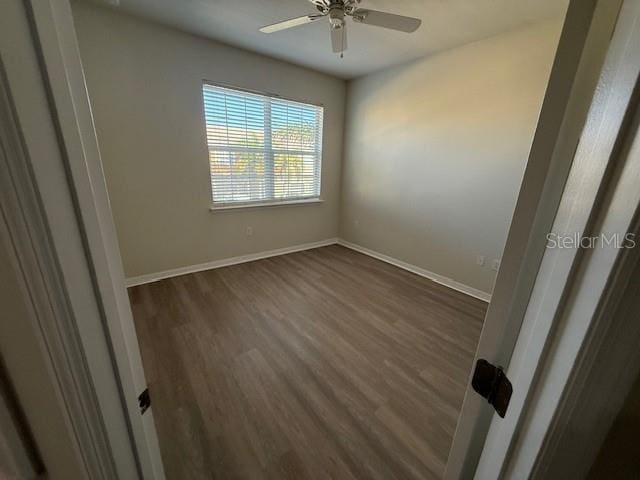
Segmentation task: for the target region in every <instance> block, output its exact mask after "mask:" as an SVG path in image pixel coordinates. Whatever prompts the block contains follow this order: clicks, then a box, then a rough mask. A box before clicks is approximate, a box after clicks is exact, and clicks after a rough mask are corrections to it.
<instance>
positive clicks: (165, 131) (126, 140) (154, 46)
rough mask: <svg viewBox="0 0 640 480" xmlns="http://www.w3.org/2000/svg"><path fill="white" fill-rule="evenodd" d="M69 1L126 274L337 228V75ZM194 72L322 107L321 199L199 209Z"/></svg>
mask: <svg viewBox="0 0 640 480" xmlns="http://www.w3.org/2000/svg"><path fill="white" fill-rule="evenodd" d="M73 8H74V17H75V22H76V29H77V34H78V39H79V44H80V50H81V54H82V59H83V64H84V68H85V74H86V78H87V85H88V89H89V94H90V96H91V104H92V108H93V113H94V117H95V123H96V130H97V135H98V141H99V143H100V149H101V153H102V161H103V164H104V170H105V175H106V178H107V184H108V187H109V193H110V198H111V205H112V208H113V214H114V218H115V223H116V228H117V231H118V239H119V242H120V249H121V252H122V257H123V263H124V269H125V274H126V276H128V277H131V276H137V275H142V274H147V273H155V272H159V271H163V270H168V269H173V268H178V267H184V266H189V265H194V264H198V263H203V262H208V261H212V260H217V259H223V258H228V257H233V256H237V255H243V254H247V253H252V252H258V251H264V250H271V249H276V248H281V247H286V246H291V245H297V244H301V243H307V242H315V241H319V240H324V239H327V238H330V237H335V236H336V235H337V232H338V214H339V194H340V191H339V185H340V162H341V154H342V134H343V121H344V101H345V90H346V86H345V82H344V81H343V80H339V79H336V78H333V77H330V76H327V75H324V74H320V73H317V72H313V71H311V70H307V69H304V68H301V67H297V66H294V65H290V64H287V63H284V62H280V61H276V60H273V59H270V58H267V57H264V56H261V55H257V54H253V53H249V52H246V51H243V50H239V49H235V48H232V47H228V46H225V45H222V44H218V43H215V42H211V41H209V40H205V39H203V38H199V37H194V36H191V35H187V34H184V33H181V32H179V31H176V30H172V29H168V28H164V27H161V26H158V25H155V24H151V23H147V22H144V21H141V20H137V19H135V18H133V17H130V16H124V15H121V14H119V13H115V12H112V11H110V10H106V9H102V8H99V7H96V6H93V5H91V4H88V3H86V2H76V3H74V5H73ZM203 79H207V80H210V81H213V82H221V83H226V84H231V85H237V86H239V87H244V88H248V89H252V90H258V91H266V92H270V93H277V94H280V95H283V96H286V97H289V98H292V99H297V100H302V101H304V100H308V101H310V102H314V103H321V104H323V105H324V107H325V111H324V118H325V124H324V144H323V164H322V197H323V198H324V203H322V204H317V205H305V206H287V207H268V208H261V209H259V208H254V209H243V210H240V211H238V210H235V211H224V212H215V213H212V212H210V211H209V203H210V186H209V185H210V184H209V173H208V155H207V148H206V141H205V133H204V125H203V113H202V104H201V101H202V100H201V97H202V95H201V84H202V80H203ZM248 226H251V227H253V235H252V236H251V237H248V236H247V235H246V228H247V227H248Z"/></svg>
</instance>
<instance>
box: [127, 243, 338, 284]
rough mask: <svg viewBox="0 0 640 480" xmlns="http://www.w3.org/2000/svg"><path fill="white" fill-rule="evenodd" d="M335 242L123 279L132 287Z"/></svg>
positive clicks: (255, 254) (225, 259)
mask: <svg viewBox="0 0 640 480" xmlns="http://www.w3.org/2000/svg"><path fill="white" fill-rule="evenodd" d="M336 243H338V239H337V238H328V239H326V240H320V241H319V242H312V243H303V244H300V245H293V246H291V247H284V248H277V249H275V250H267V251H265V252H257V253H249V254H247V255H240V256H238V257H231V258H223V259H222V260H214V261H212V262H206V263H200V264H198V265H189V266H188V267H180V268H174V269H172V270H165V271H163V272H157V273H149V274H147V275H140V276H138V277H129V278H127V279H125V285H126V286H127V287H134V286H136V285H142V284H145V283H152V282H157V281H158V280H164V279H165V278H171V277H178V276H180V275H186V274H188V273H195V272H202V271H204V270H211V269H214V268H220V267H228V266H230V265H237V264H239V263H246V262H253V261H254V260H260V259H262V258H269V257H277V256H278V255H286V254H287V253H294V252H301V251H303V250H311V249H312V248H319V247H326V246H327V245H334V244H336Z"/></svg>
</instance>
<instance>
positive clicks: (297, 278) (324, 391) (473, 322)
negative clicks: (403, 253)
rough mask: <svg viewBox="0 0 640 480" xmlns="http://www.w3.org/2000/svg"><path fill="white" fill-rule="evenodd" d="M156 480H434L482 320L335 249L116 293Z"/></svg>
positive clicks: (472, 303)
mask: <svg viewBox="0 0 640 480" xmlns="http://www.w3.org/2000/svg"><path fill="white" fill-rule="evenodd" d="M129 294H130V298H131V303H132V308H133V312H134V318H135V323H136V329H137V332H138V337H139V340H140V346H141V350H142V358H143V363H144V368H145V372H146V376H147V381H148V383H149V390H150V392H151V397H152V401H153V415H154V418H155V423H156V427H157V430H158V435H159V439H160V447H161V451H162V456H163V460H164V465H165V470H166V473H167V478H168V479H170V480H173V479H205V478H207V479H209V478H220V479H234V478H243V479H260V478H271V479H296V480H301V479H306V478H323V479H324V478H334V479H385V480H389V479H414V478H415V479H418V478H420V479H432V478H433V479H435V478H441V476H442V473H443V470H444V465H445V462H446V458H447V454H448V450H449V446H450V443H451V439H452V435H453V432H454V429H455V426H456V421H457V417H458V412H459V409H460V406H461V403H462V398H463V395H464V388H465V384H466V381H467V377H468V374H469V371H470V369H471V363H472V359H473V352H474V351H475V347H476V343H477V341H478V338H479V335H480V329H481V326H482V320H483V318H484V313H485V309H486V304H485V303H484V302H481V301H479V300H476V299H474V298H471V297H468V296H466V295H464V294H461V293H458V292H456V291H453V290H450V289H448V288H446V287H443V286H441V285H438V284H436V283H434V282H431V281H430V280H427V279H425V278H422V277H419V276H417V275H413V274H411V273H408V272H406V271H404V270H400V269H398V268H396V267H393V266H391V265H388V264H386V263H383V262H380V261H378V260H375V259H372V258H370V257H367V256H365V255H361V254H359V253H356V252H353V251H351V250H348V249H346V248H344V247H340V246H337V245H334V246H330V247H324V248H319V249H315V250H309V251H305V252H300V253H294V254H290V255H285V256H280V257H275V258H270V259H265V260H259V261H256V262H251V263H245V264H242V265H236V266H232V267H226V268H220V269H217V270H210V271H206V272H201V273H195V274H190V275H184V276H181V277H176V278H172V279H168V280H163V281H160V282H156V283H152V284H147V285H142V286H138V287H134V288H131V289H130V292H129Z"/></svg>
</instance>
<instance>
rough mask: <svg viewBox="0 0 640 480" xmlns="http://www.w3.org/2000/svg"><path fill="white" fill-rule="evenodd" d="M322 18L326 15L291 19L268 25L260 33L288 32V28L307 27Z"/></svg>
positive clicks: (319, 14)
mask: <svg viewBox="0 0 640 480" xmlns="http://www.w3.org/2000/svg"><path fill="white" fill-rule="evenodd" d="M321 18H324V15H323V14H321V13H316V14H313V15H305V16H304V17H297V18H291V19H289V20H285V21H283V22H278V23H274V24H272V25H266V26H264V27H262V28H260V31H261V32H262V33H274V32H279V31H280V30H286V29H287V28H292V27H297V26H299V25H306V24H307V23H313V22H315V21H317V20H320V19H321Z"/></svg>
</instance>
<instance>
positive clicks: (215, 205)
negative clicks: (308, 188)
mask: <svg viewBox="0 0 640 480" xmlns="http://www.w3.org/2000/svg"><path fill="white" fill-rule="evenodd" d="M205 86H211V87H219V88H225V89H228V90H233V91H237V92H240V93H249V94H252V95H260V96H262V97H267V98H275V99H279V100H284V101H289V102H295V103H301V104H303V105H309V106H313V107H318V108H320V109H322V123H321V125H320V131H321V132H322V136H321V139H320V143H319V147H320V154H319V157H318V167H317V168H318V195H317V196H312V197H308V196H307V197H297V198H295V197H289V198H283V199H272V200H268V199H267V200H264V199H261V200H252V201H247V202H226V203H225V202H214V201H213V181H212V177H211V158H210V150H209V143H208V140H207V116H206V109H205V105H204V87H205ZM200 95H201V97H200V105H201V107H202V125H203V127H204V134H205V142H204V143H205V147H206V151H207V164H208V168H207V170H208V172H209V210H210V211H212V212H216V211H225V210H238V209H246V208H262V207H277V206H303V205H317V204H320V203H323V202H324V198H323V197H322V183H323V182H322V162H323V158H324V108H325V107H324V104H323V103H319V102H313V101H309V100H300V99H298V98H292V97H286V96H283V95H280V94H277V93H271V92H265V91H259V90H252V89H249V88H244V87H238V86H235V85H231V84H227V83H220V82H213V81H210V80H206V79H204V80H202V84H201V86H200ZM265 131H266V128H265ZM265 151H266V149H265ZM294 153H295V152H294ZM269 156H270V157H273V148H272V149H271V155H269Z"/></svg>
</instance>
